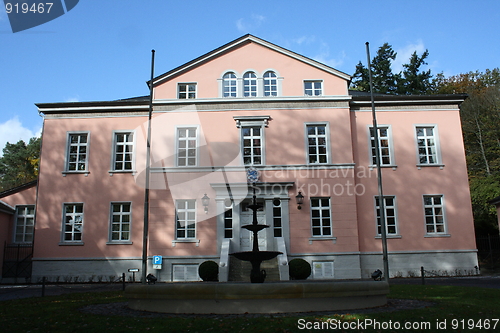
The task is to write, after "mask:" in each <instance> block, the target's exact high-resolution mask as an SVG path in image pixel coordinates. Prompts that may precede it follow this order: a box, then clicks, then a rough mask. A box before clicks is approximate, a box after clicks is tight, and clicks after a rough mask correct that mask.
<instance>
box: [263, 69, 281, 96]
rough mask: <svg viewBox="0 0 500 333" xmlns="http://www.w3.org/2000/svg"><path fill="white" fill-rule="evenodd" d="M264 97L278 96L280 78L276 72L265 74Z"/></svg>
mask: <svg viewBox="0 0 500 333" xmlns="http://www.w3.org/2000/svg"><path fill="white" fill-rule="evenodd" d="M264 96H278V77H277V76H276V73H275V72H272V71H269V72H265V73H264Z"/></svg>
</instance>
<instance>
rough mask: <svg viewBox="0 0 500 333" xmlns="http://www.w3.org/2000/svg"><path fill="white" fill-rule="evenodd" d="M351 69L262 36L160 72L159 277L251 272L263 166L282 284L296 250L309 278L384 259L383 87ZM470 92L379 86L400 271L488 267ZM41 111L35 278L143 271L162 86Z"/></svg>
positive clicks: (394, 264)
mask: <svg viewBox="0 0 500 333" xmlns="http://www.w3.org/2000/svg"><path fill="white" fill-rule="evenodd" d="M158 56H161V55H158ZM349 80H350V76H349V75H347V74H345V73H342V72H340V71H337V70H335V69H333V68H331V67H329V66H326V65H324V64H322V63H319V62H317V61H315V60H312V59H309V58H306V57H304V56H301V55H299V54H297V53H294V52H292V51H289V50H286V49H284V48H282V47H279V46H277V45H274V44H271V43H269V42H267V41H265V40H262V39H259V38H257V37H255V36H252V35H245V36H243V37H241V38H238V39H236V40H234V41H232V42H230V43H228V44H226V45H223V46H221V47H220V48H218V49H215V50H213V51H211V52H209V53H207V54H204V55H202V56H200V57H198V58H196V59H194V60H192V61H189V62H188V63H186V64H184V65H182V66H180V67H178V68H174V69H172V70H170V71H169V72H167V73H165V74H162V75H160V76H157V77H156V78H155V79H154V80H153V87H154V101H153V110H154V112H153V119H152V132H151V133H152V144H151V163H152V165H151V166H152V167H151V185H150V188H151V190H150V202H149V207H150V209H149V242H148V256H149V258H150V259H151V258H152V256H155V255H159V256H162V258H163V262H162V265H161V268H159V267H155V268H157V269H154V268H153V265H152V264H153V263H152V261H151V260H150V261H149V264H150V265H149V270H148V272H151V273H153V274H155V275H156V276H157V277H158V278H159V279H160V280H161V281H181V280H198V279H199V277H198V274H197V268H198V265H199V264H200V263H202V262H204V261H207V260H213V261H215V262H217V263H218V264H219V280H220V281H228V280H236V279H238V278H239V277H238V272H237V271H238V268H236V267H240V266H239V265H238V263H237V262H236V261H237V260H236V259H231V256H229V255H228V254H229V253H232V252H236V251H245V250H250V245H251V243H252V236H251V235H250V234H249V233H248V232H247V231H246V230H245V229H241V225H244V224H248V223H250V222H251V213H250V210H249V209H248V204H249V203H250V198H251V192H250V191H249V188H248V184H247V170H248V169H249V168H250V167H254V168H255V169H257V170H258V172H259V179H258V182H257V184H256V191H257V197H258V200H259V201H261V202H262V204H263V205H264V208H263V209H262V210H261V211H259V212H258V219H259V221H260V222H261V223H266V224H267V225H269V228H267V229H265V231H261V232H260V233H259V239H258V241H259V245H260V249H261V250H277V251H281V252H283V254H282V255H280V256H279V257H278V258H277V259H276V260H273V261H271V262H269V263H268V264H267V265H268V268H267V269H269V270H270V271H272V270H274V271H275V272H276V277H275V279H282V280H286V279H288V266H287V263H288V262H289V261H290V260H291V259H293V258H304V259H305V260H307V261H308V262H310V263H311V265H312V268H313V274H312V275H311V277H310V279H359V278H368V277H369V276H370V274H371V273H372V272H373V271H374V270H376V269H382V268H383V265H382V255H381V251H382V246H381V244H382V243H381V236H380V232H381V231H380V222H379V219H378V215H379V209H378V200H377V199H376V196H377V194H378V192H377V177H376V169H375V168H374V140H373V138H372V136H373V130H372V117H371V105H370V98H369V95H367V94H364V93H359V92H353V91H349V90H348V85H349ZM464 98H465V97H464V96H462V95H433V96H376V108H377V117H378V124H379V128H380V129H379V134H380V137H379V140H380V146H381V153H382V168H383V170H382V173H383V182H384V203H385V216H386V224H387V235H388V250H389V267H390V276H391V277H393V276H400V275H401V276H407V275H409V274H413V273H414V274H417V273H418V271H419V270H420V267H421V266H424V267H425V268H426V270H436V271H441V272H443V273H444V272H448V273H449V274H454V273H455V272H457V271H458V270H459V271H461V272H462V273H465V272H471V271H474V266H476V265H477V256H476V245H475V238H474V227H473V219H472V210H471V202H470V195H469V188H468V180H467V171H466V164H465V154H464V146H463V141H462V133H461V127H460V117H459V105H460V103H461V102H462V101H463V99H464ZM37 106H38V108H39V112H40V113H41V114H42V115H43V116H44V130H43V136H42V139H43V140H42V153H41V164H40V177H39V181H38V196H37V202H36V231H35V241H34V254H33V278H39V277H41V276H47V277H49V278H51V279H55V278H57V277H58V276H59V277H63V276H68V275H72V276H79V277H80V278H85V279H86V278H88V277H91V276H109V275H119V274H121V273H122V272H125V273H127V272H128V270H129V269H131V268H140V267H141V256H142V244H143V243H142V235H143V220H144V218H143V216H144V198H145V195H144V192H145V168H146V142H145V138H146V136H147V123H148V107H149V96H146V97H138V98H131V99H125V100H118V101H105V102H65V103H43V104H37ZM299 192H300V193H301V194H302V195H303V196H304V203H303V204H302V205H300V206H301V207H298V204H297V201H296V196H297V195H298V194H299ZM205 195H206V196H207V197H208V198H209V202H208V205H207V206H205V205H204V204H203V201H202V198H203V197H204V196H205ZM0 199H1V198H0ZM2 200H3V199H2ZM7 203H8V202H7ZM21 204H25V203H21ZM10 205H11V207H12V208H15V206H14V205H13V204H10ZM15 205H17V203H16V204H15ZM127 274H129V273H127Z"/></svg>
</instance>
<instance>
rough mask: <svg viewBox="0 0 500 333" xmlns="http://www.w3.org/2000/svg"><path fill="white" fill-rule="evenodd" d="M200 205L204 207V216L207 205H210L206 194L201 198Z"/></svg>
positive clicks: (206, 211)
mask: <svg viewBox="0 0 500 333" xmlns="http://www.w3.org/2000/svg"><path fill="white" fill-rule="evenodd" d="M201 203H202V205H203V207H205V214H208V204H209V203H210V198H209V197H208V196H207V194H206V193H205V195H204V196H203V198H201Z"/></svg>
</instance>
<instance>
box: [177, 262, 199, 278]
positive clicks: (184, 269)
mask: <svg viewBox="0 0 500 333" xmlns="http://www.w3.org/2000/svg"><path fill="white" fill-rule="evenodd" d="M198 268H199V265H197V264H172V281H173V282H184V281H201V279H200V276H199V274H198ZM179 276H182V277H183V278H182V279H181V278H179Z"/></svg>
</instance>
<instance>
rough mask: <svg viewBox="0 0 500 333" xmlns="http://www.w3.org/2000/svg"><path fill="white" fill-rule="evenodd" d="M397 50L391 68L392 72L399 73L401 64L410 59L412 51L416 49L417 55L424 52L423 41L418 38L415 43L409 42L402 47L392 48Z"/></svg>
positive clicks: (401, 67)
mask: <svg viewBox="0 0 500 333" xmlns="http://www.w3.org/2000/svg"><path fill="white" fill-rule="evenodd" d="M394 51H396V52H397V56H396V59H395V60H394V63H393V64H392V70H393V72H394V73H399V72H401V71H402V70H403V64H407V63H408V62H409V60H410V57H411V55H412V54H413V52H415V51H417V54H418V55H422V53H424V52H425V45H424V42H423V41H422V40H421V39H419V40H417V42H416V43H410V44H408V45H406V46H404V47H402V48H399V49H394Z"/></svg>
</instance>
